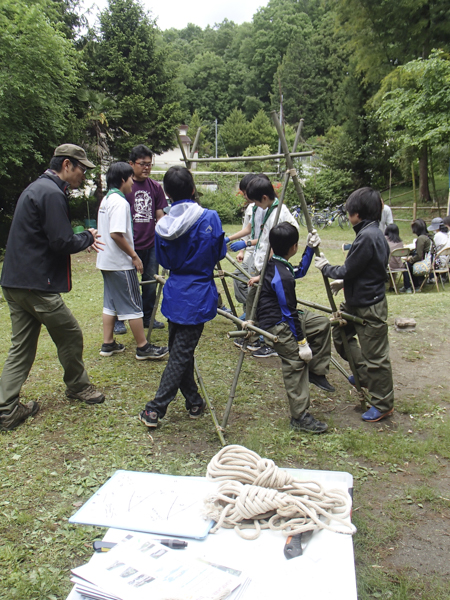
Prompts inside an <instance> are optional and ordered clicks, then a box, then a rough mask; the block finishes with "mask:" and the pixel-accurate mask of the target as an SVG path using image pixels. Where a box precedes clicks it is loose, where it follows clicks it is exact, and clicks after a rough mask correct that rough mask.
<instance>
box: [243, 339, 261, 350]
mask: <svg viewBox="0 0 450 600" xmlns="http://www.w3.org/2000/svg"><path fill="white" fill-rule="evenodd" d="M262 347H263V344H261V340H256V341H255V342H249V343H248V346H247V350H250V352H257V351H258V350H261V348H262Z"/></svg>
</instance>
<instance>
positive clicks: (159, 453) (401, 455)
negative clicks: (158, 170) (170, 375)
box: [0, 223, 450, 600]
mask: <svg viewBox="0 0 450 600" xmlns="http://www.w3.org/2000/svg"><path fill="white" fill-rule="evenodd" d="M237 229H238V226H226V227H225V230H226V231H227V232H228V233H232V232H233V231H237ZM408 231H409V226H408V225H407V224H406V223H404V224H403V223H402V224H401V234H402V237H403V239H404V241H405V242H409V241H411V235H409V234H408ZM301 234H302V236H303V239H304V237H305V234H306V230H304V229H303V230H302V231H301ZM321 236H322V239H323V244H322V249H323V251H324V252H325V255H326V256H327V258H328V259H329V260H330V262H331V263H332V264H341V263H342V261H343V253H342V250H341V245H342V243H343V242H344V241H352V239H353V232H352V231H351V230H347V231H343V230H341V229H339V228H338V226H337V225H336V224H335V225H333V226H332V227H331V228H329V229H327V230H325V231H323V232H321ZM298 258H300V254H299V255H298ZM293 262H294V259H293ZM225 263H227V261H224V264H225ZM73 274H74V289H73V291H72V292H71V293H70V294H67V295H65V301H66V302H67V304H68V306H69V307H70V308H71V310H72V311H73V313H74V315H75V316H76V318H77V319H78V321H79V323H80V325H81V327H82V329H83V332H84V339H85V352H84V357H85V362H86V366H87V369H88V372H89V374H90V376H91V379H92V381H93V382H94V383H95V384H96V385H97V386H98V387H100V388H101V389H103V390H104V392H105V394H106V397H107V400H106V402H105V403H104V404H103V405H100V406H96V407H95V406H94V407H91V406H86V405H83V404H80V403H77V402H76V401H68V400H67V399H66V398H65V396H64V384H63V381H62V370H61V367H60V365H59V363H58V360H57V356H56V351H55V347H54V345H53V343H52V341H51V340H50V338H49V336H48V334H47V332H46V331H42V334H41V337H40V342H39V348H38V354H37V357H36V361H35V363H34V366H33V369H32V371H31V374H30V376H29V378H28V380H27V382H26V384H25V385H24V387H23V390H22V398H23V400H24V401H26V400H28V399H35V400H39V401H40V402H41V411H40V412H39V413H38V415H37V416H36V418H35V419H33V420H31V421H28V422H26V423H25V424H24V425H23V426H21V427H19V428H18V429H17V430H15V431H13V432H8V433H3V434H1V436H0V444H1V454H0V490H1V494H0V598H2V599H8V600H9V599H20V600H31V599H56V598H57V599H60V598H61V599H64V598H65V597H66V595H67V594H68V592H69V590H70V588H71V584H70V581H69V577H70V569H71V568H72V567H74V566H77V565H79V564H82V563H84V562H86V561H87V560H88V559H89V557H90V556H91V553H92V549H91V548H92V540H93V539H98V538H99V537H100V536H102V535H103V531H104V530H101V529H98V528H92V527H81V526H73V525H70V524H69V523H68V518H69V517H70V516H71V515H72V514H73V513H74V512H75V511H76V510H77V508H78V507H79V506H81V504H82V503H84V502H85V501H86V500H87V499H88V498H89V497H90V496H91V495H92V494H93V493H94V492H95V491H96V490H97V489H98V488H99V486H100V485H102V484H103V483H104V482H105V481H106V479H107V478H108V477H109V476H110V475H111V474H112V473H114V471H115V470H116V469H130V470H141V471H152V472H158V473H170V474H180V475H204V474H205V471H206V465H207V463H208V462H209V460H210V459H211V457H212V456H213V455H214V454H215V453H216V452H217V451H218V450H219V449H220V444H219V440H218V438H217V435H216V433H215V430H214V427H213V424H212V421H211V419H210V417H209V415H205V416H204V417H203V418H201V419H199V420H198V421H193V420H190V419H189V418H188V417H187V414H186V411H185V409H184V403H183V401H182V399H181V397H178V398H177V400H176V401H175V402H173V403H172V404H171V406H170V408H169V411H168V414H167V415H166V418H165V419H164V420H163V421H162V422H161V426H160V427H159V428H158V429H157V430H156V431H152V435H151V436H150V435H149V434H148V432H147V430H146V429H145V428H144V426H143V425H142V424H141V423H140V422H139V421H138V420H137V418H136V417H137V414H138V412H139V411H140V410H141V409H142V407H143V405H144V404H145V403H146V402H147V401H148V400H149V399H151V398H152V396H153V394H154V393H155V391H156V389H157V387H158V383H159V380H160V376H161V373H162V371H163V369H164V366H165V362H164V361H163V362H150V361H148V362H146V361H144V362H138V361H136V360H135V358H134V350H135V348H134V341H133V338H132V335H131V333H130V332H128V333H127V334H126V335H125V336H121V339H120V341H121V342H123V343H125V345H126V351H125V352H124V353H122V354H118V355H115V356H113V357H111V358H102V357H100V356H99V349H100V345H101V341H102V332H101V311H102V278H101V276H100V274H99V273H98V272H97V271H96V269H95V257H94V256H93V255H89V254H87V253H82V254H79V255H76V256H74V257H73ZM219 285H220V284H219ZM297 287H298V292H297V295H298V297H299V298H304V299H306V300H312V301H314V302H318V303H320V304H325V305H327V298H326V294H325V289H324V286H323V283H322V280H321V275H320V273H319V272H318V271H317V270H316V269H314V268H313V267H312V268H311V270H310V272H309V273H308V275H307V276H306V278H305V279H303V280H300V281H299V282H298V283H297ZM338 298H339V297H338ZM388 299H389V311H390V316H389V326H390V327H389V330H390V340H391V357H392V363H393V370H394V383H395V393H396V412H395V414H394V416H393V417H392V418H391V419H389V420H386V421H382V422H380V423H378V424H365V423H363V422H362V421H361V413H360V410H359V407H358V404H359V402H358V399H357V397H356V396H355V394H354V393H352V389H351V388H350V385H349V384H348V382H347V381H346V380H345V379H344V378H343V376H342V375H341V374H340V373H339V372H338V371H337V370H336V369H335V368H334V367H331V371H330V381H331V382H332V383H333V384H334V385H335V387H336V392H335V393H333V394H331V395H327V394H326V393H324V392H321V391H320V390H318V389H317V388H312V390H311V396H312V412H313V414H314V415H315V416H317V417H319V418H321V419H322V420H325V421H326V422H327V423H328V424H329V431H328V432H327V433H326V434H324V435H322V436H316V437H314V436H310V435H308V434H304V433H293V432H291V431H290V430H289V414H288V409H287V401H286V397H285V392H284V388H283V382H282V377H281V369H280V364H279V360H278V359H266V360H265V361H264V360H261V361H259V362H258V361H257V360H256V359H254V358H252V357H250V356H249V357H246V359H245V361H244V365H243V369H242V372H241V377H240V380H239V385H238V389H237V394H236V399H235V402H234V405H233V409H232V412H231V416H230V420H229V425H228V428H227V430H226V432H225V437H226V440H227V442H228V443H232V444H242V445H244V446H247V447H249V448H251V449H252V450H254V451H256V452H258V453H259V454H260V455H262V456H265V457H269V458H271V459H273V460H274V461H275V462H276V464H277V465H279V466H280V467H296V468H302V467H307V468H309V469H330V470H340V471H348V472H350V473H352V475H353V477H354V481H355V489H354V511H353V520H354V522H355V524H356V526H357V527H358V532H357V533H356V535H355V537H354V545H355V556H356V575H357V582H358V593H359V598H360V599H361V600H365V599H369V598H386V599H388V598H389V599H391V600H407V599H411V598H414V599H416V598H420V599H423V600H426V599H427V600H428V599H429V600H431V599H433V600H444V599H448V598H449V597H450V583H449V581H450V577H449V576H450V561H449V560H448V557H449V556H450V500H449V498H450V462H449V458H450V425H449V419H448V415H447V412H448V410H449V407H450V393H449V383H450V370H449V366H448V365H449V358H448V357H449V356H450V347H449V345H450V344H449V339H450V331H449V324H448V322H449V321H448V310H449V306H450V304H449V302H450V300H449V299H450V286H449V287H448V290H447V291H445V292H444V293H442V292H441V293H439V294H438V293H436V289H435V288H434V287H432V286H427V287H426V289H425V291H424V293H421V294H416V295H408V296H405V295H403V296H395V295H393V294H389V298H388ZM398 316H403V317H414V318H415V319H416V321H417V331H416V332H415V333H398V332H396V331H395V329H394V326H393V323H394V318H395V317H398ZM158 318H162V317H161V315H159V317H158ZM0 325H1V328H0V331H1V334H0V335H1V339H2V344H1V346H0V364H3V362H4V360H5V358H6V354H7V351H8V347H9V342H10V321H9V313H8V306H7V303H6V302H5V300H4V299H3V298H2V297H0ZM231 329H232V326H230V324H229V322H228V321H226V320H225V319H223V318H221V317H217V318H216V319H214V320H213V321H212V322H210V323H209V324H207V325H206V327H205V331H204V334H203V336H202V338H201V341H200V344H199V347H198V350H197V354H196V356H197V361H198V365H199V369H200V371H201V374H202V376H203V379H204V381H205V385H206V389H207V391H208V393H209V395H210V396H211V397H212V398H213V400H214V406H215V409H216V413H217V416H218V418H219V421H221V417H222V415H223V411H224V408H225V405H226V402H227V398H228V393H229V389H230V386H231V382H232V378H233V374H234V370H235V366H236V363H237V359H238V354H239V350H238V349H237V348H236V347H235V346H234V345H233V343H232V342H231V341H229V340H227V339H226V333H227V331H230V330H231ZM152 341H153V342H154V343H159V344H165V343H166V341H167V329H165V330H161V331H156V332H154V334H153V337H152ZM345 366H347V365H345ZM143 518H144V519H145V515H143ZM251 543H252V542H249V545H250V544H251ZM297 560H301V559H297Z"/></svg>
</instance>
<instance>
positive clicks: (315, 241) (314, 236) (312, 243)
mask: <svg viewBox="0 0 450 600" xmlns="http://www.w3.org/2000/svg"><path fill="white" fill-rule="evenodd" d="M321 241H322V240H321V239H320V237H319V234H318V233H317V231H316V230H315V229H313V230H312V231H311V233H308V237H307V238H306V245H307V246H309V247H310V248H315V247H316V246H318V245H319V244H320V242H321Z"/></svg>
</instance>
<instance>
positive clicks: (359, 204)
mask: <svg viewBox="0 0 450 600" xmlns="http://www.w3.org/2000/svg"><path fill="white" fill-rule="evenodd" d="M345 208H346V210H347V212H348V215H349V219H350V223H351V224H352V225H353V229H354V231H355V233H356V238H355V241H354V242H353V244H352V246H351V248H350V250H349V252H348V254H347V258H346V261H345V263H344V264H343V265H342V266H340V267H332V266H331V265H330V263H329V262H328V260H327V259H326V258H325V257H324V256H323V255H321V256H320V257H318V256H317V257H316V259H315V266H316V267H317V268H318V269H320V270H321V271H322V273H323V274H324V275H325V277H332V278H333V279H336V281H332V282H331V284H330V286H331V289H332V291H333V293H335V294H337V293H338V292H339V290H341V289H342V288H344V295H345V303H342V304H341V306H340V309H341V310H342V311H345V312H347V313H349V314H352V315H355V316H356V317H360V318H361V319H363V320H364V321H365V325H359V324H358V323H354V322H351V321H350V322H348V323H347V325H346V326H345V328H344V330H345V334H346V336H347V339H348V343H349V347H350V352H351V353H352V357H353V360H354V362H355V366H356V369H357V372H358V378H359V380H360V382H361V385H362V386H363V387H367V389H368V390H369V394H370V396H371V404H372V406H371V407H370V409H369V410H368V411H367V412H365V413H364V414H363V415H362V419H363V420H364V421H367V422H369V423H374V422H377V421H380V420H381V419H384V418H385V417H387V416H389V415H391V414H392V413H393V412H394V384H393V381H392V368H391V361H390V359H389V340H388V326H387V323H386V320H387V315H388V308H387V300H386V293H385V292H386V279H387V275H386V268H387V264H388V261H389V254H390V252H389V245H388V243H387V241H386V238H385V237H384V234H383V232H382V231H381V230H380V228H379V222H380V219H381V211H382V201H381V196H380V193H379V192H377V191H376V190H373V189H372V188H368V187H365V188H360V189H359V190H356V191H355V192H353V194H351V195H350V196H349V198H348V200H347V202H346V205H345ZM356 336H358V341H359V345H358V342H357V341H356ZM333 341H334V345H335V347H336V350H337V351H338V353H339V354H340V356H342V358H343V359H344V360H347V357H346V356H345V352H344V348H343V344H342V339H341V336H340V333H339V331H336V330H334V331H333ZM350 383H353V384H354V378H353V375H352V376H351V377H350Z"/></svg>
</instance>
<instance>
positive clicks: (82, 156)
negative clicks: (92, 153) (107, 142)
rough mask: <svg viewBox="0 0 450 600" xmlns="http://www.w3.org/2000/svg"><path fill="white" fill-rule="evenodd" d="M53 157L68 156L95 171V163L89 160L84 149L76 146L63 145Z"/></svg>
mask: <svg viewBox="0 0 450 600" xmlns="http://www.w3.org/2000/svg"><path fill="white" fill-rule="evenodd" d="M53 156H68V157H70V158H74V159H75V160H77V161H78V162H80V163H81V164H82V165H84V166H85V167H87V168H88V169H93V168H94V167H95V165H94V163H91V161H90V160H88V158H87V156H86V152H85V151H84V150H83V148H81V147H80V146H75V144H62V145H61V146H58V147H57V148H56V150H55V152H54V154H53Z"/></svg>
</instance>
